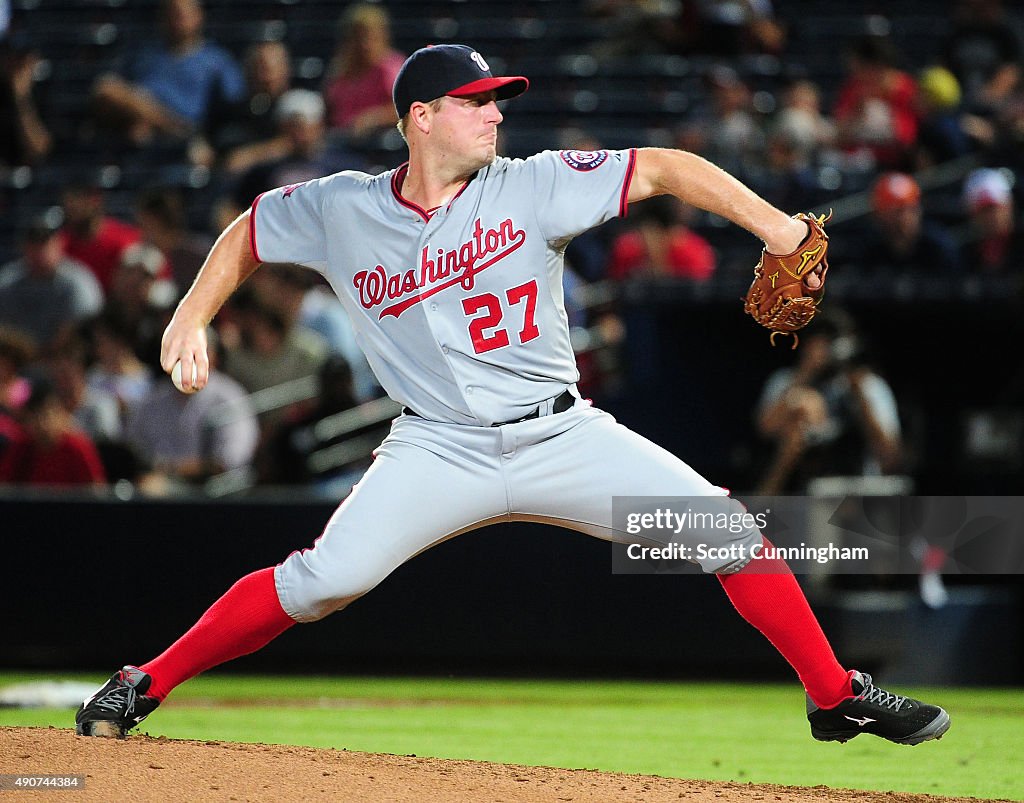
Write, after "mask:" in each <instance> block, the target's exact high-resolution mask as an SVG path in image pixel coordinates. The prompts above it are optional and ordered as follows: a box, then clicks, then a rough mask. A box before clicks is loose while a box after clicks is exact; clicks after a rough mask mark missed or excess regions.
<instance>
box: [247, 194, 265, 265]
mask: <svg viewBox="0 0 1024 803" xmlns="http://www.w3.org/2000/svg"><path fill="white" fill-rule="evenodd" d="M263 195H264V193H262V192H261V193H260V194H259V195H257V196H256V199H255V200H254V201H253V202H252V211H251V212H249V250H250V251H252V255H253V257H254V258H255V260H256V261H257V262H262V261H263V260H262V259H260V255H259V253H258V252H257V251H256V204H258V203H259V202H260V198H262V197H263Z"/></svg>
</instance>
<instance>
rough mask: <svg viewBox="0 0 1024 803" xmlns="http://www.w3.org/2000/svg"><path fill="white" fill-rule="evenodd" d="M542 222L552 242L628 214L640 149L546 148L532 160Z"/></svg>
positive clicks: (531, 171) (530, 166) (531, 175)
mask: <svg viewBox="0 0 1024 803" xmlns="http://www.w3.org/2000/svg"><path fill="white" fill-rule="evenodd" d="M525 164H526V165H527V167H528V172H527V175H528V176H529V178H530V179H531V182H532V186H530V187H529V188H528V191H529V192H530V193H531V195H532V197H533V198H534V200H535V209H536V212H537V221H538V224H539V225H540V230H541V232H542V233H543V234H544V237H545V239H547V240H548V241H549V242H551V241H555V240H561V239H565V238H571V237H575V236H576V235H577V234H581V233H582V232H584V231H586V230H587V229H591V228H593V227H594V226H597V225H599V224H601V223H604V222H605V221H606V220H609V219H611V218H613V217H622V216H625V214H626V198H627V196H628V195H629V185H630V182H631V181H632V179H633V172H634V170H635V168H636V150H635V149H630V150H624V151H571V150H569V151H544V152H543V153H539V154H537V155H536V156H533V157H531V158H529V159H527V160H526V163H525Z"/></svg>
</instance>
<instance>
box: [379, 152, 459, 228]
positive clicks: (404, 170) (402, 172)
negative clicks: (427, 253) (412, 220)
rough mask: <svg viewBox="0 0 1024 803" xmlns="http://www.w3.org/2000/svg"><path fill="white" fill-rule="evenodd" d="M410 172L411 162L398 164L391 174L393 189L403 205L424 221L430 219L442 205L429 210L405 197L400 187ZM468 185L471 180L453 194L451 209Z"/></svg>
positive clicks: (449, 203)
mask: <svg viewBox="0 0 1024 803" xmlns="http://www.w3.org/2000/svg"><path fill="white" fill-rule="evenodd" d="M408 173H409V163H408V162H405V163H404V164H401V165H399V166H398V168H397V169H396V170H395V172H394V173H393V174H392V176H391V191H392V192H393V193H394V194H395V200H396V201H398V203H400V204H401V205H402V206H404V207H406V208H407V209H411V210H412V211H413V212H415V213H416V214H417V215H419V216H420V217H421V218H423V221H424V222H426V221H428V220H430V216H431V215H432V214H433V213H434V212H436V211H437V210H438V209H440V208H441V207H440V206H435V207H434V208H433V209H429V210H428V209H424V208H423V207H422V206H420V205H419V204H416V203H413V202H412V201H410V200H408V199H407V198H404V197H403V196H402V192H401V190H400V189H399V187H400V186H401V184H403V183H404V182H405V177H406V175H408ZM468 186H469V182H468V181H466V182H464V183H463V185H462V186H461V187H459V191H458V192H457V193H455V195H454V196H452V199H451V200H450V201H449V202H448V206H447V208H448V209H451V207H452V204H453V203H455V199H456V198H458V197H459V196H460V195H462V193H463V192H465V191H466V187H468Z"/></svg>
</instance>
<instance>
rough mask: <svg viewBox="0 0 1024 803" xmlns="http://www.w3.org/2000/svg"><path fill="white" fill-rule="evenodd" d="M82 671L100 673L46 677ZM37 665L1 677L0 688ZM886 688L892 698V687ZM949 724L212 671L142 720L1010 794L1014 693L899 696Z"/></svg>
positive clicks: (167, 731)
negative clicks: (941, 734)
mask: <svg viewBox="0 0 1024 803" xmlns="http://www.w3.org/2000/svg"><path fill="white" fill-rule="evenodd" d="M53 677H54V679H58V678H59V679H62V680H88V681H90V682H95V683H96V684H97V685H98V684H99V683H101V682H102V681H103V680H104V679H105V678H104V677H103V676H102V675H88V676H82V675H65V674H62V675H59V676H57V675H54V676H53ZM40 679H41V677H40V675H39V673H33V674H32V675H27V674H14V673H7V674H4V673H0V687H3V686H5V685H8V684H10V683H15V682H19V681H29V680H31V681H38V680H40ZM900 691H904V690H903V689H901V690H900ZM906 691H910V692H911V693H914V694H915V695H919V696H922V697H924V698H925V699H929V700H934V701H936V702H939V703H940V704H942V705H943V706H945V707H946V709H947V710H948V711H949V712H950V715H951V716H952V718H953V726H952V729H951V730H950V732H949V734H948V735H947V736H946V737H945V738H944V739H943V740H942V741H940V742H933V743H928V744H924V745H919V746H917V747H902V746H898V745H892V744H888V743H886V742H883V741H881V740H879V739H871V738H866V737H860V738H858V739H855V740H854V741H852V742H850V743H849V744H846V745H838V744H820V743H818V742H815V741H814V740H813V739H811V737H810V733H809V731H808V728H807V723H806V720H805V719H804V717H803V695H802V693H801V690H800V689H799V688H798V687H796V686H793V685H788V686H773V685H758V686H754V685H742V684H700V683H645V682H629V681H622V682H614V681H613V682H608V681H593V682H591V681H580V682H572V681H532V680H531V681H500V680H471V679H459V680H448V679H394V678H383V679H378V678H337V677H317V678H301V679H296V678H279V677H239V676H233V675H223V674H221V675H218V674H216V673H213V674H210V675H207V676H204V677H200V678H197V679H195V680H193V681H190V682H189V683H187V684H185V685H183V686H182V687H181V688H179V689H178V690H176V691H175V693H174V695H173V696H172V697H171V698H170V699H169V700H168V702H167V703H165V704H164V705H163V706H162V707H161V708H160V710H159V711H157V712H156V713H155V714H154V715H153V716H152V718H151V719H150V720H148V721H147V722H146V723H145V724H144V726H143V729H142V730H143V731H144V732H148V733H150V734H152V735H160V734H163V735H166V736H168V737H170V738H179V739H186V738H187V739H220V740H225V741H240V742H263V743H280V744H302V745H310V746H314V747H333V748H346V749H348V750H361V751H368V752H379V753H394V754H399V755H405V754H416V755H421V756H438V757H443V758H467V759H480V760H486V761H498V762H504V763H515V764H535V765H547V766H555V767H567V768H578V767H586V768H590V769H600V770H613V771H618V772H631V773H647V774H653V775H663V776H669V777H677V778H708V779H716V780H730V781H740V782H747V781H752V782H771V783H781V784H795V785H803V786H813V785H816V784H827V785H829V786H835V787H849V788H856V789H875V790H881V791H888V790H893V791H907V792H927V793H931V794H938V795H967V796H974V797H981V798H1010V799H1014V800H1024V773H1022V771H1021V758H1020V757H1021V756H1022V755H1024V692H1022V691H1021V690H979V689H931V690H929V689H912V690H906ZM72 719H73V715H72V713H71V712H69V711H62V710H54V709H37V710H12V709H6V710H4V709H0V725H36V726H38V725H43V726H45V725H56V726H59V727H70V726H71V725H72Z"/></svg>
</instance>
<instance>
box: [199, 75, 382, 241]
mask: <svg viewBox="0 0 1024 803" xmlns="http://www.w3.org/2000/svg"><path fill="white" fill-rule="evenodd" d="M274 117H275V119H276V121H277V125H278V128H279V130H280V132H281V134H282V136H283V137H284V138H285V139H286V141H287V148H286V152H285V154H284V155H283V156H279V157H277V158H273V159H268V160H266V161H263V162H259V163H257V164H255V165H253V166H252V167H251V168H249V170H247V171H246V172H245V173H243V174H242V175H241V177H240V178H239V179H238V180H237V182H236V183H235V185H234V187H233V189H232V190H231V191H230V192H229V193H228V194H227V196H226V197H224V198H222V199H221V201H220V203H219V208H218V213H217V216H218V225H227V224H229V223H230V222H231V221H232V220H234V219H235V218H236V217H238V215H240V214H241V213H242V211H243V210H244V209H246V208H247V207H248V206H249V205H250V204H251V203H252V202H253V200H254V199H255V198H256V197H257V196H258V195H259V194H260V193H263V192H266V191H267V190H272V189H274V188H275V187H284V186H286V185H289V184H302V183H304V182H306V181H312V180H313V179H315V178H320V177H321V176H328V175H331V174H332V173H337V172H340V171H342V170H362V169H364V168H365V167H366V164H365V162H364V161H363V160H362V159H361V158H359V157H358V156H355V155H353V154H352V153H350V152H349V151H347V150H345V149H343V148H342V146H341V145H340V144H339V143H338V142H335V141H333V140H329V139H328V138H327V124H326V120H327V107H326V105H325V104H324V100H323V98H322V97H321V96H320V95H319V94H318V93H316V92H313V91H312V90H309V89H289V90H288V91H287V92H285V93H284V94H283V95H281V97H280V98H279V99H278V101H277V106H276V108H275V110H274Z"/></svg>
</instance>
